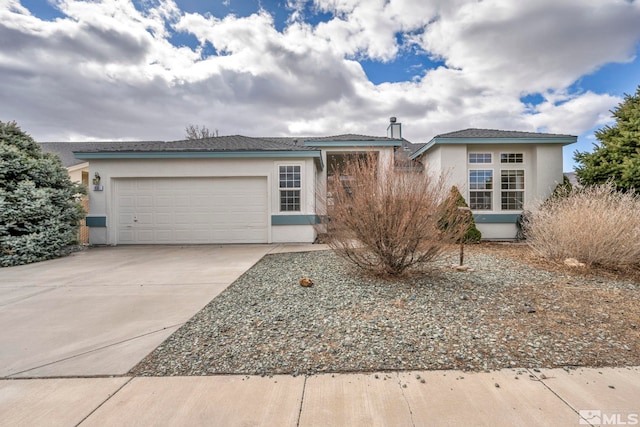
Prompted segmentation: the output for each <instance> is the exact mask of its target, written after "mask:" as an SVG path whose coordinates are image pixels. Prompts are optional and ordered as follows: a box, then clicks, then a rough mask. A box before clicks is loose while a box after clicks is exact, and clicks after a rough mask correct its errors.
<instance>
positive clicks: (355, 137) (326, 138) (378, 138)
mask: <svg viewBox="0 0 640 427" xmlns="http://www.w3.org/2000/svg"><path fill="white" fill-rule="evenodd" d="M303 141H306V142H308V143H313V142H314V141H318V142H326V141H397V140H396V139H393V138H387V137H386V136H371V135H357V134H352V133H349V134H345V135H334V136H319V137H311V138H307V139H304V140H303Z"/></svg>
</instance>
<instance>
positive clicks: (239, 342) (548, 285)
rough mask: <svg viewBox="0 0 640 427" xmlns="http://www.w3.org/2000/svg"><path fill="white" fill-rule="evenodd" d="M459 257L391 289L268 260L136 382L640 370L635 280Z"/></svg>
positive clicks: (320, 262) (503, 252) (327, 264)
mask: <svg viewBox="0 0 640 427" xmlns="http://www.w3.org/2000/svg"><path fill="white" fill-rule="evenodd" d="M456 256H457V254H456V253H455V252H454V251H453V252H451V253H450V254H449V255H447V256H446V257H445V258H444V259H442V260H441V261H439V262H437V263H435V265H434V268H433V271H432V272H431V273H430V274H428V275H424V276H421V277H413V278H410V279H405V280H403V281H384V280H377V279H372V278H362V277H359V276H357V275H356V274H355V273H354V272H353V271H352V270H351V269H350V267H349V266H348V265H347V264H345V262H343V261H342V260H341V259H339V258H337V257H336V256H335V255H334V254H333V253H332V252H331V251H321V252H307V253H289V254H276V255H268V256H266V257H265V258H264V259H263V260H262V261H260V262H259V263H258V264H257V265H255V266H254V267H253V268H252V269H250V270H249V271H248V272H247V273H246V274H244V275H243V276H242V277H241V278H240V279H238V280H237V281H236V282H235V283H233V284H232V285H231V286H230V287H229V288H228V289H227V290H226V291H224V292H223V293H222V294H221V295H219V296H218V297H217V298H215V299H214V300H213V301H211V302H210V303H209V304H208V305H207V306H206V307H205V308H204V309H203V310H201V311H200V312H199V313H198V314H197V315H196V316H194V317H193V318H192V319H191V320H190V321H189V322H187V323H186V324H185V325H184V326H182V327H181V328H180V329H179V330H178V331H177V332H176V333H174V334H173V335H172V336H171V337H169V338H168V339H167V340H166V341H165V342H164V343H163V344H162V345H161V346H160V347H158V348H157V349H156V350H155V351H153V352H152V353H151V354H150V355H149V356H147V357H146V358H145V359H144V360H143V361H142V362H140V364H138V366H136V367H135V368H134V369H133V370H132V371H131V374H135V375H141V376H157V375H160V376H164V375H212V374H258V375H270V374H294V375H298V374H314V373H319V372H353V371H367V372H371V371H388V370H431V369H463V370H473V371H477V370H493V369H500V368H506V367H518V368H551V367H575V366H624V365H634V366H635V365H640V329H639V328H638V327H639V326H640V305H639V304H638V301H639V296H640V284H639V283H638V282H637V280H634V279H629V278H627V279H625V280H621V279H617V276H614V275H611V274H609V275H604V276H603V275H601V274H594V273H593V272H590V273H583V272H581V271H580V272H576V270H571V269H570V268H568V267H559V266H550V267H551V268H544V269H543V268H541V266H543V265H544V263H541V262H537V263H536V262H528V260H531V259H533V257H532V256H531V253H530V252H529V249H528V248H527V247H526V246H522V245H495V244H493V245H486V244H482V245H475V246H468V247H467V250H466V261H467V264H468V265H469V266H470V267H472V268H473V271H467V272H458V271H455V270H452V269H451V268H450V267H449V266H450V265H451V264H452V263H455V262H456ZM302 277H310V278H312V279H313V281H314V283H315V285H314V286H313V287H310V288H303V287H301V286H300V285H299V283H298V281H299V279H300V278H302Z"/></svg>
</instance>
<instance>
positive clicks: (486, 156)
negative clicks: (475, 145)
mask: <svg viewBox="0 0 640 427" xmlns="http://www.w3.org/2000/svg"><path fill="white" fill-rule="evenodd" d="M469 163H491V153H469Z"/></svg>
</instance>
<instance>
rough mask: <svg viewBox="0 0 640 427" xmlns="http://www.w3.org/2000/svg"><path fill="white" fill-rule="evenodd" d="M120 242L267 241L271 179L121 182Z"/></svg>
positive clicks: (118, 209)
mask: <svg viewBox="0 0 640 427" xmlns="http://www.w3.org/2000/svg"><path fill="white" fill-rule="evenodd" d="M115 190H116V212H117V233H118V236H117V243H118V244H170V243H266V242H267V216H268V214H267V179H266V178H260V177H230V178H135V179H133V178H132V179H119V180H117V183H116V189H115Z"/></svg>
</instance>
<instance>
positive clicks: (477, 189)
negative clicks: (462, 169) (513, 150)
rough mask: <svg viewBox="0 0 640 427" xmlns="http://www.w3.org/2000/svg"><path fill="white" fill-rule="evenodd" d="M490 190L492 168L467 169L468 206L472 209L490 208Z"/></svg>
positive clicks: (491, 187)
mask: <svg viewBox="0 0 640 427" xmlns="http://www.w3.org/2000/svg"><path fill="white" fill-rule="evenodd" d="M492 190H493V171H492V170H470V171H469V207H470V208H471V209H472V210H491V209H492V207H491V206H492V200H491V199H492V193H493V191H492Z"/></svg>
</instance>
